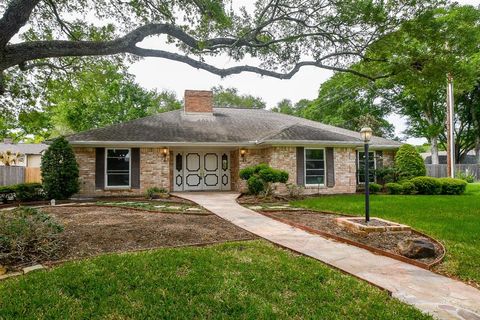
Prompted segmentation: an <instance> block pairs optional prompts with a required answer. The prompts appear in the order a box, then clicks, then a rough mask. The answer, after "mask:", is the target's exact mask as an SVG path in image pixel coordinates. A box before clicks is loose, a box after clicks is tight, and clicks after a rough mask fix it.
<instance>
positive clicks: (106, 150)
mask: <svg viewBox="0 0 480 320" xmlns="http://www.w3.org/2000/svg"><path fill="white" fill-rule="evenodd" d="M108 150H128V153H129V154H130V161H128V186H109V185H108V173H107V171H108V165H107V159H108ZM104 179H105V189H131V188H132V148H105V178H104Z"/></svg>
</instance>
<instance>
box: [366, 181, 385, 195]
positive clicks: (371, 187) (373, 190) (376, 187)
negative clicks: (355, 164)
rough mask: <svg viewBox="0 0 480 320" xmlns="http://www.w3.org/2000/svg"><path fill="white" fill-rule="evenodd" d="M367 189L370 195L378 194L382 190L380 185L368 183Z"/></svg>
mask: <svg viewBox="0 0 480 320" xmlns="http://www.w3.org/2000/svg"><path fill="white" fill-rule="evenodd" d="M368 189H369V190H370V192H371V193H378V192H380V191H381V190H382V185H381V184H378V183H369V184H368Z"/></svg>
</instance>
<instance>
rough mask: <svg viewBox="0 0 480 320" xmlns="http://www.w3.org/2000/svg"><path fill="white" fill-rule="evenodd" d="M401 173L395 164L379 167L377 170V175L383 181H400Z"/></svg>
mask: <svg viewBox="0 0 480 320" xmlns="http://www.w3.org/2000/svg"><path fill="white" fill-rule="evenodd" d="M399 175H400V172H399V170H398V168H397V167H395V166H390V167H384V168H379V169H377V170H376V171H375V176H376V177H377V179H378V180H379V181H383V183H391V182H398V180H399Z"/></svg>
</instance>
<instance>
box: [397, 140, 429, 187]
mask: <svg viewBox="0 0 480 320" xmlns="http://www.w3.org/2000/svg"><path fill="white" fill-rule="evenodd" d="M395 166H396V168H397V169H398V175H399V178H400V180H408V179H411V178H414V177H421V176H425V175H426V174H427V169H426V168H425V164H424V162H423V159H422V157H421V156H420V154H419V153H418V151H417V150H416V149H415V147H413V146H412V145H409V144H404V145H402V146H401V147H400V149H398V151H397V154H396V155H395Z"/></svg>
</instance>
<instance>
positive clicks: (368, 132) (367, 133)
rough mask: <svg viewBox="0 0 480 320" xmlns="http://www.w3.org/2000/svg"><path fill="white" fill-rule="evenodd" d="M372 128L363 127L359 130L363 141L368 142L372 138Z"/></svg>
mask: <svg viewBox="0 0 480 320" xmlns="http://www.w3.org/2000/svg"><path fill="white" fill-rule="evenodd" d="M372 134H373V130H372V128H369V127H365V128H362V130H360V136H361V137H362V140H363V142H365V143H368V142H370V139H372Z"/></svg>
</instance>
